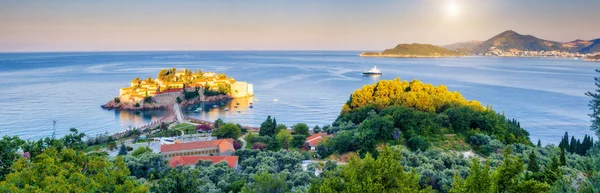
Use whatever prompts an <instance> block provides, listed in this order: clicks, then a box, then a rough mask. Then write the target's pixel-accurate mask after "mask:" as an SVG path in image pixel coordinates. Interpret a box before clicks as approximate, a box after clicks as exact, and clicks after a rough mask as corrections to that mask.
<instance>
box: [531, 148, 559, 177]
mask: <svg viewBox="0 0 600 193" xmlns="http://www.w3.org/2000/svg"><path fill="white" fill-rule="evenodd" d="M538 144H539V143H538ZM562 151H564V149H562ZM527 170H529V171H531V172H533V173H536V172H539V171H540V166H539V165H538V163H537V156H536V155H535V150H531V153H530V154H529V163H528V164H527Z"/></svg>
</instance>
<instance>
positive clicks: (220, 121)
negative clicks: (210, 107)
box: [213, 118, 225, 128]
mask: <svg viewBox="0 0 600 193" xmlns="http://www.w3.org/2000/svg"><path fill="white" fill-rule="evenodd" d="M223 125H225V122H224V121H223V119H221V118H218V119H217V120H216V121H215V124H214V125H213V126H214V127H215V128H221V127H222V126H223Z"/></svg>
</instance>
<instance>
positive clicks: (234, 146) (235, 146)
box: [233, 139, 242, 150]
mask: <svg viewBox="0 0 600 193" xmlns="http://www.w3.org/2000/svg"><path fill="white" fill-rule="evenodd" d="M233 148H234V149H235V150H238V149H240V148H242V144H240V142H239V141H238V140H237V139H236V140H234V141H233Z"/></svg>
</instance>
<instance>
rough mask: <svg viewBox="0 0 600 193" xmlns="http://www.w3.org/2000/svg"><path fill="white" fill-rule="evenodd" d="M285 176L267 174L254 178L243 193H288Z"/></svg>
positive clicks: (243, 189) (244, 188)
mask: <svg viewBox="0 0 600 193" xmlns="http://www.w3.org/2000/svg"><path fill="white" fill-rule="evenodd" d="M285 179H286V176H285V174H275V175H271V174H269V173H267V172H262V173H260V174H255V175H254V176H252V181H253V182H252V183H250V184H248V185H246V186H245V187H243V188H242V192H243V193H250V192H264V193H284V192H287V191H288V185H287V183H286V180H285Z"/></svg>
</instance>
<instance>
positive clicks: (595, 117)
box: [585, 69, 600, 137]
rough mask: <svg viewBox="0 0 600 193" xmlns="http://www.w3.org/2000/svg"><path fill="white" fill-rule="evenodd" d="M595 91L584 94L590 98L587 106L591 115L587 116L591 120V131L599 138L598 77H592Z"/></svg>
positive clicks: (599, 78) (599, 99)
mask: <svg viewBox="0 0 600 193" xmlns="http://www.w3.org/2000/svg"><path fill="white" fill-rule="evenodd" d="M596 72H598V73H600V69H597V70H596ZM594 80H595V83H594V84H595V85H596V87H597V88H596V90H594V92H592V91H588V92H587V93H585V95H586V96H589V97H591V98H592V100H591V101H590V103H589V104H588V106H589V107H590V110H592V113H590V114H588V115H589V116H590V118H591V119H592V120H591V121H592V126H591V128H590V129H591V130H592V131H594V132H596V136H598V137H600V76H597V77H594Z"/></svg>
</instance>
